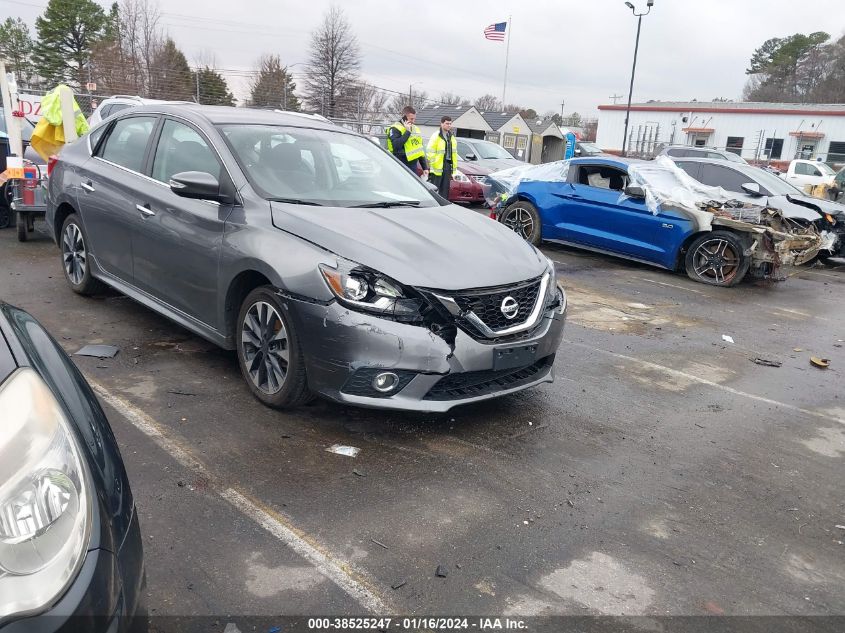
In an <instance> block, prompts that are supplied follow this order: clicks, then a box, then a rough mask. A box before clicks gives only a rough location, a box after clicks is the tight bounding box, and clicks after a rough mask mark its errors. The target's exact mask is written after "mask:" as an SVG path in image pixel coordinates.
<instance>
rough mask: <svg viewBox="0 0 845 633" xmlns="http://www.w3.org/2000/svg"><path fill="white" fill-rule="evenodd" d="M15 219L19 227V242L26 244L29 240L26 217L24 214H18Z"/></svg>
mask: <svg viewBox="0 0 845 633" xmlns="http://www.w3.org/2000/svg"><path fill="white" fill-rule="evenodd" d="M15 218H16V220H15V223H16V224H17V225H18V242H26V241H27V240H28V239H29V235H28V234H27V230H26V216H25V215H24V214H23V213H16V214H15Z"/></svg>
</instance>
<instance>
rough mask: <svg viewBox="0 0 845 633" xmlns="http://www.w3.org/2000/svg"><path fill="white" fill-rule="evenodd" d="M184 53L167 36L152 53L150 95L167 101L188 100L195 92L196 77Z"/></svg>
mask: <svg viewBox="0 0 845 633" xmlns="http://www.w3.org/2000/svg"><path fill="white" fill-rule="evenodd" d="M191 78H192V73H191V69H190V67H189V66H188V60H187V59H185V54H184V53H182V51H180V50H179V47H178V46H176V42H174V41H173V40H172V39H170V38H169V37H168V38H167V39H166V40H165V42H164V45H163V46H161V47H160V48H159V49H158V50H157V51H156V52H155V54H154V55H153V59H152V68H151V75H150V97H152V98H153V99H165V100H169V101H190V100H192V99H193V98H194V96H195V94H196V90H195V88H196V79H194V80H192V79H191Z"/></svg>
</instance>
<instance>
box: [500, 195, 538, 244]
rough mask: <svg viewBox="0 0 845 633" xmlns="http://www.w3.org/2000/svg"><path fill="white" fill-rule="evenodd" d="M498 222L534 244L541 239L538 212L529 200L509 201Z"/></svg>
mask: <svg viewBox="0 0 845 633" xmlns="http://www.w3.org/2000/svg"><path fill="white" fill-rule="evenodd" d="M499 222H501V223H502V224H504V225H505V226H506V227H508V228H509V229H510V230H512V231H513V232H514V233H516V234H517V235H519V236H520V237H521V238H522V239H524V240H525V241H526V242H529V243H530V244H533V245H534V246H537V245H538V244H539V243H540V242H541V241H542V240H543V235H542V232H543V230H542V226H541V224H540V214H539V213H537V207H535V206H534V205H533V204H531V203H530V202H526V201H525V200H516V201H514V202H511V203H510V204H509V205H508V206H507V207H505V210H504V211H502V214H501V215H500V216H499Z"/></svg>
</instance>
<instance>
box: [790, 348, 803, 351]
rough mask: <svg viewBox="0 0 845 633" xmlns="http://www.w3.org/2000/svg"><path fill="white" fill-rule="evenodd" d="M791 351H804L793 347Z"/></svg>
mask: <svg viewBox="0 0 845 633" xmlns="http://www.w3.org/2000/svg"><path fill="white" fill-rule="evenodd" d="M792 351H793V352H803V351H804V350H803V349H801V348H800V347H793V348H792Z"/></svg>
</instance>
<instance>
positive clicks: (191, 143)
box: [152, 119, 220, 183]
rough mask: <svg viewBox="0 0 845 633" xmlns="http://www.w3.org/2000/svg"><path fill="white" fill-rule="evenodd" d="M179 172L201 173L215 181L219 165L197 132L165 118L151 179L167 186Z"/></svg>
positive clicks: (218, 177) (217, 176)
mask: <svg viewBox="0 0 845 633" xmlns="http://www.w3.org/2000/svg"><path fill="white" fill-rule="evenodd" d="M183 171H203V172H205V173H207V174H211V175H212V176H214V177H215V178H217V179H218V180H219V179H220V162H219V161H218V160H217V157H216V156H215V155H214V151H213V150H212V149H211V148H210V147H209V146H208V143H207V142H206V141H205V139H204V138H203V137H202V136H200V134H199V132H197V131H196V130H195V129H194V128H192V127H189V126H187V125H185V124H184V123H179V122H178V121H174V120H173V119H167V120H165V122H164V125H163V126H162V128H161V137H160V138H159V140H158V147H156V153H155V159H154V160H153V172H152V177H153V178H155V179H156V180H158V181H159V182H163V183H168V182H169V181H170V178H171V177H173V175H174V174H178V173H180V172H183Z"/></svg>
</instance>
